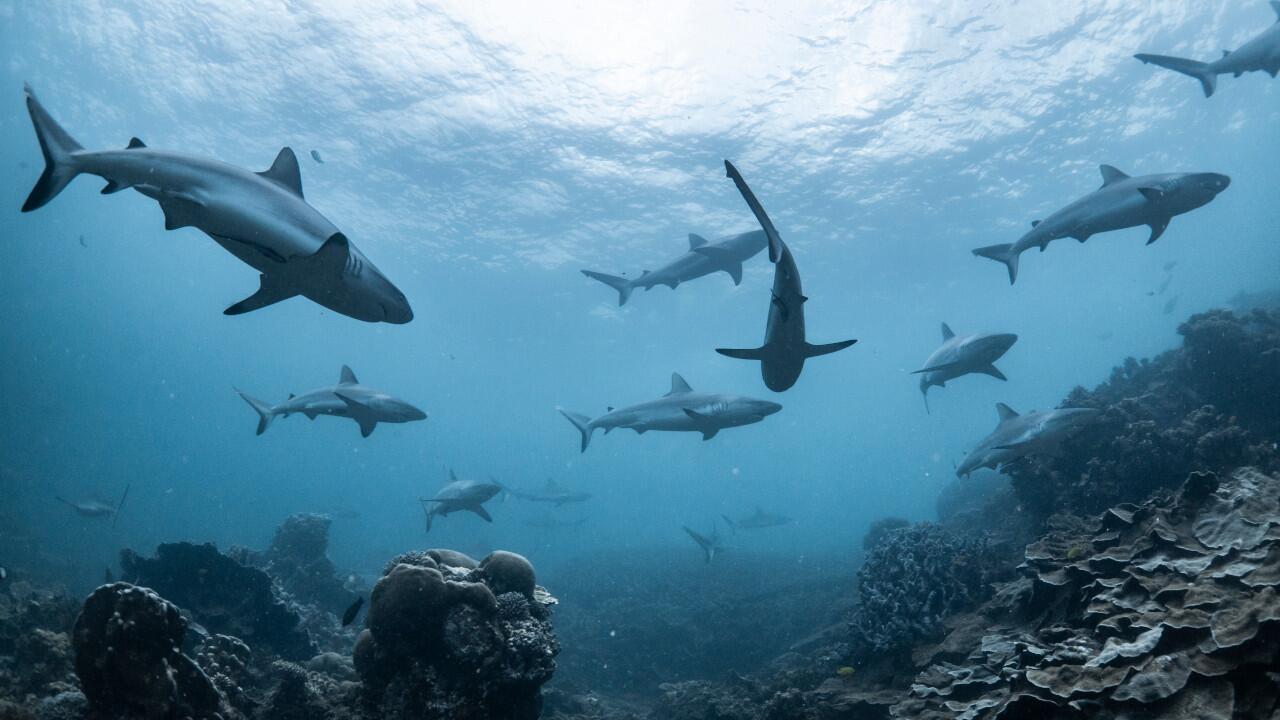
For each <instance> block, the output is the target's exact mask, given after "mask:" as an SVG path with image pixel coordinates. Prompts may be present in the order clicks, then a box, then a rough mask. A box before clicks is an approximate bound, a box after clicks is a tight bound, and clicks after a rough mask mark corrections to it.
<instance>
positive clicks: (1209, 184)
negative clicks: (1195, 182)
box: [1200, 173, 1231, 193]
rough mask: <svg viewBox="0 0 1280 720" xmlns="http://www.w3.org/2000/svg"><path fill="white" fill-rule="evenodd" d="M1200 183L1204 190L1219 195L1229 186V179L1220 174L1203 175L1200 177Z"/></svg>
mask: <svg viewBox="0 0 1280 720" xmlns="http://www.w3.org/2000/svg"><path fill="white" fill-rule="evenodd" d="M1200 182H1201V185H1202V186H1203V187H1204V188H1205V189H1206V190H1211V191H1213V192H1214V193H1220V192H1222V191H1223V190H1226V189H1227V187H1228V186H1230V185H1231V178H1230V177H1228V176H1226V175H1223V174H1221V173H1204V174H1203V175H1201V177H1200Z"/></svg>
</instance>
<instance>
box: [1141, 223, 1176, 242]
mask: <svg viewBox="0 0 1280 720" xmlns="http://www.w3.org/2000/svg"><path fill="white" fill-rule="evenodd" d="M1172 219H1173V218H1167V217H1164V218H1160V219H1159V220H1154V221H1152V222H1150V223H1148V224H1149V225H1150V227H1151V237H1149V238H1147V244H1148V245H1150V244H1151V243H1153V242H1155V241H1156V240H1159V239H1160V236H1161V235H1163V234H1164V231H1165V228H1167V227H1169V221H1170V220H1172Z"/></svg>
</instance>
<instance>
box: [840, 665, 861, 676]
mask: <svg viewBox="0 0 1280 720" xmlns="http://www.w3.org/2000/svg"><path fill="white" fill-rule="evenodd" d="M855 672H857V671H856V670H854V669H853V668H852V667H849V666H848V665H842V666H840V668H838V669H837V670H836V674H837V675H839V676H840V677H842V678H850V677H853V674H854V673H855Z"/></svg>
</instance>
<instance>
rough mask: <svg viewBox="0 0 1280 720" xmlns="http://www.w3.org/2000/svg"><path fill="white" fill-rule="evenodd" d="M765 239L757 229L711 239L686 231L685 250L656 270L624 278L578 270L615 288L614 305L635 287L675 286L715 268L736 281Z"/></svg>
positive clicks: (623, 300)
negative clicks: (687, 245) (687, 241)
mask: <svg viewBox="0 0 1280 720" xmlns="http://www.w3.org/2000/svg"><path fill="white" fill-rule="evenodd" d="M765 243H766V238H765V234H764V233H763V232H761V231H759V230H755V231H752V232H745V233H740V234H738V235H729V236H726V237H723V238H720V239H718V240H716V241H715V242H708V241H707V239H706V238H704V237H702V236H701V235H696V234H693V233H690V234H689V251H688V252H686V253H685V254H683V255H681V256H680V257H678V258H676V259H675V260H672V261H671V262H669V263H667V264H666V265H663V266H662V267H660V268H658V269H657V270H654V271H652V272H650V271H648V270H645V271H643V272H641V273H640V277H638V278H635V279H628V278H624V277H618V276H617V275H606V274H605V273H601V272H595V271H594V270H583V271H582V274H583V275H586V276H587V277H589V278H591V279H592V280H599V281H600V282H602V283H604V284H605V285H608V286H609V287H611V288H613V289H614V290H617V291H618V306H619V307H621V306H623V305H626V304H627V300H628V299H630V298H631V293H632V291H634V290H635V289H636V288H643V289H644V290H646V291H648V290H650V289H652V288H654V287H656V286H658V285H666V286H667V287H669V288H671V289H672V290H675V289H676V288H677V287H679V286H680V284H681V283H685V282H689V281H690V280H696V279H697V278H700V277H703V276H704V275H710V274H712V273H715V272H725V273H728V274H729V277H731V278H733V284H734V285H735V286H736V285H739V284H741V283H742V264H743V263H744V262H746V261H747V260H750V259H751V258H752V257H754V256H755V255H756V254H757V253H759V252H760V251H761V250H763V249H764V247H765Z"/></svg>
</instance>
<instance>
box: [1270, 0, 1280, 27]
mask: <svg viewBox="0 0 1280 720" xmlns="http://www.w3.org/2000/svg"><path fill="white" fill-rule="evenodd" d="M1271 9H1272V10H1275V11H1276V22H1278V23H1280V0H1271Z"/></svg>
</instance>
